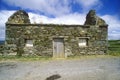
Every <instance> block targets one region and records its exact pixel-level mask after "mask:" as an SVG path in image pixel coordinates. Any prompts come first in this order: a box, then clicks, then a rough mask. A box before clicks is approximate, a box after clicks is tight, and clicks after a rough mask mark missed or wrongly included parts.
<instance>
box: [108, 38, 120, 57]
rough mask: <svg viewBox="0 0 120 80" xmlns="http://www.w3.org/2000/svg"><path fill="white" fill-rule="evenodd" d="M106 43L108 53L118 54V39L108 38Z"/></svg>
mask: <svg viewBox="0 0 120 80" xmlns="http://www.w3.org/2000/svg"><path fill="white" fill-rule="evenodd" d="M108 44H109V45H108V54H109V55H113V56H120V40H109V41H108Z"/></svg>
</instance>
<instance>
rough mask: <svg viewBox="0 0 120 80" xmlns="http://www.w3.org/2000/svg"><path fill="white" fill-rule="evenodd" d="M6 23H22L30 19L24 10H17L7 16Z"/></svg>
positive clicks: (28, 21)
mask: <svg viewBox="0 0 120 80" xmlns="http://www.w3.org/2000/svg"><path fill="white" fill-rule="evenodd" d="M7 23H11V24H23V23H30V20H29V16H28V14H27V13H26V12H25V11H24V10H18V11H17V12H15V13H14V14H13V15H11V16H10V17H9V18H8V21H7Z"/></svg>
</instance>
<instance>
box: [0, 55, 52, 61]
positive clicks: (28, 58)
mask: <svg viewBox="0 0 120 80" xmlns="http://www.w3.org/2000/svg"><path fill="white" fill-rule="evenodd" d="M51 59H52V58H50V57H41V56H21V57H18V56H11V55H9V56H0V61H7V60H8V61H9V60H16V61H38V60H41V61H42V60H44V61H45V60H51Z"/></svg>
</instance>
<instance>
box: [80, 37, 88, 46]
mask: <svg viewBox="0 0 120 80" xmlns="http://www.w3.org/2000/svg"><path fill="white" fill-rule="evenodd" d="M78 45H79V47H86V46H87V45H88V39H87V38H79V41H78Z"/></svg>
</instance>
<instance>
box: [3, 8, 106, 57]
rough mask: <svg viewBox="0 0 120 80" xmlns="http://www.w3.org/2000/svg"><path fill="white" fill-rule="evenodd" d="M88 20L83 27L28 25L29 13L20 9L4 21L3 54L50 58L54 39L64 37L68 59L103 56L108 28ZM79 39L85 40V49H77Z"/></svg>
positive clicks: (80, 47)
mask: <svg viewBox="0 0 120 80" xmlns="http://www.w3.org/2000/svg"><path fill="white" fill-rule="evenodd" d="M89 13H90V12H89ZM89 13H88V14H89ZM88 16H89V15H88ZM87 18H88V17H86V22H85V25H59V24H31V23H30V20H29V16H28V14H27V13H26V12H25V11H23V10H19V11H17V12H15V13H14V14H13V15H12V16H10V18H8V21H7V22H6V41H5V50H4V52H5V54H11V53H16V52H17V55H20V56H21V55H39V56H53V39H54V38H63V39H64V47H65V55H67V56H71V55H73V56H74V55H82V54H104V53H106V52H107V33H108V32H107V30H108V25H106V24H105V21H103V20H101V19H100V20H101V21H103V23H101V22H100V24H90V23H92V22H93V19H92V18H93V17H91V19H87ZM94 20H95V19H94ZM95 21H97V20H95ZM98 21H99V20H98ZM80 39H85V40H86V46H79V41H80ZM27 40H31V41H32V43H33V45H32V47H26V44H27ZM83 42H84V41H83Z"/></svg>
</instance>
